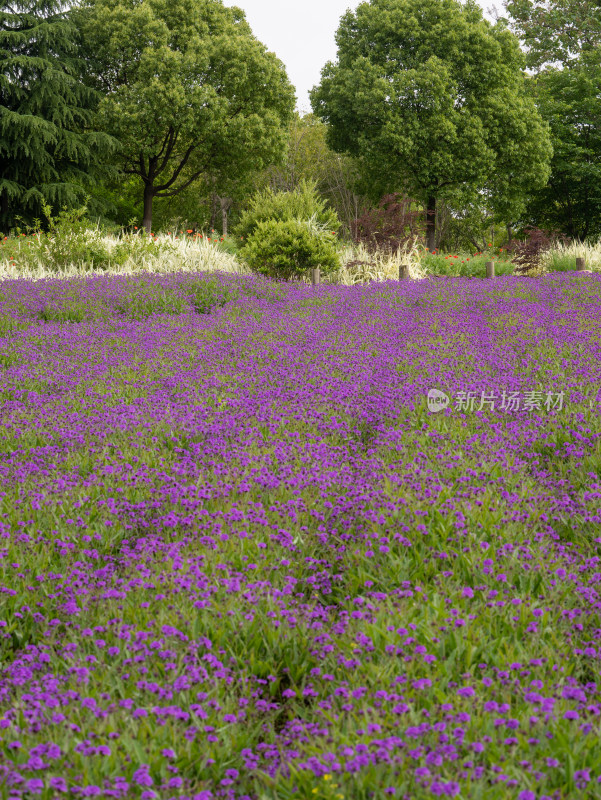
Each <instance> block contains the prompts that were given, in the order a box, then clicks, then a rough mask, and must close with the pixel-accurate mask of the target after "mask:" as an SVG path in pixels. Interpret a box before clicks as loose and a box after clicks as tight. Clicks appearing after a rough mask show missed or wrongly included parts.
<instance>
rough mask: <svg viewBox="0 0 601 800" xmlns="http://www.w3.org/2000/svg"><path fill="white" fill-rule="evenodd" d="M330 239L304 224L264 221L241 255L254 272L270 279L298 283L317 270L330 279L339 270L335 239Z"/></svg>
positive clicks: (253, 233) (260, 223) (250, 237)
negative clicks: (312, 270)
mask: <svg viewBox="0 0 601 800" xmlns="http://www.w3.org/2000/svg"><path fill="white" fill-rule="evenodd" d="M327 236H328V234H327V232H325V231H320V230H319V229H315V228H313V229H312V227H311V225H310V224H309V223H307V222H303V221H301V220H294V219H284V220H282V219H279V220H278V219H267V220H261V221H259V222H258V223H257V224H256V226H255V227H254V230H253V232H252V234H251V235H250V236H249V238H248V239H247V240H246V244H245V246H244V247H243V248H242V250H241V251H240V255H241V257H242V258H244V259H245V261H246V262H247V263H248V264H249V266H250V267H251V268H252V269H253V270H255V271H256V272H259V273H261V274H263V275H266V276H268V277H271V278H276V279H277V278H279V279H284V280H294V279H299V278H302V277H304V276H306V274H307V271H308V270H309V269H310V268H311V267H317V266H319V267H320V268H321V270H322V271H323V273H324V274H325V275H327V274H328V273H330V272H332V271H334V270H336V269H338V268H339V267H340V260H339V258H338V254H337V251H336V245H335V242H334V241H333V239H334V237H333V236H332V235H331V234H329V236H330V238H327Z"/></svg>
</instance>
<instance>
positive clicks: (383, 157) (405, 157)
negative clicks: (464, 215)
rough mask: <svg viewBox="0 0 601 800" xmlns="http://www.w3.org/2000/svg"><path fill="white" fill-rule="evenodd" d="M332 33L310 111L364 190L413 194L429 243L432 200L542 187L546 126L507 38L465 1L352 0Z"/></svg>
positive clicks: (511, 200) (502, 197) (499, 198)
mask: <svg viewBox="0 0 601 800" xmlns="http://www.w3.org/2000/svg"><path fill="white" fill-rule="evenodd" d="M336 42H337V45H338V60H337V61H336V62H335V63H333V62H328V63H327V64H326V66H325V67H324V69H323V70H322V79H321V83H320V85H319V86H317V87H315V88H314V89H313V91H312V93H311V102H312V106H313V110H314V112H315V114H316V115H317V116H319V117H320V118H321V119H323V120H324V121H325V122H327V123H328V126H329V128H328V142H329V144H330V145H331V146H332V147H333V149H335V150H337V151H338V152H348V153H350V154H352V155H355V156H357V157H358V158H360V160H361V163H362V166H363V174H364V177H365V180H366V181H367V182H368V184H369V185H370V186H371V187H372V190H373V195H374V199H377V198H379V197H380V196H381V195H382V194H383V193H384V192H387V191H390V192H394V191H402V192H405V193H407V194H408V195H410V196H413V197H415V198H416V199H418V200H420V202H423V203H424V205H425V207H426V209H427V234H426V244H427V247H428V248H429V249H431V250H432V249H434V247H435V214H436V202H437V199H445V200H448V201H449V202H452V203H454V204H458V203H460V202H468V201H470V200H473V199H474V198H475V196H476V195H477V193H478V191H482V190H486V191H487V192H488V193H489V203H490V205H491V207H493V208H494V207H497V208H499V209H502V210H503V211H504V213H509V211H510V210H511V212H512V213H515V210H516V208H517V207H519V206H520V204H522V203H523V198H524V195H526V194H527V191H528V190H529V189H531V188H532V187H536V186H540V185H544V183H545V181H546V179H547V176H548V162H549V159H550V157H551V152H552V151H551V146H550V142H549V134H548V130H547V128H546V125H545V124H544V123H543V121H542V120H541V118H540V115H539V114H538V112H537V110H536V107H535V105H534V102H533V100H532V98H531V97H530V96H529V95H528V92H527V91H526V88H525V81H524V73H523V55H522V53H521V51H520V48H519V43H518V40H517V38H516V37H515V36H514V35H513V34H512V33H511V32H510V31H509V30H507V29H506V27H505V26H504V24H503V23H499V24H496V25H491V24H490V23H489V22H487V21H486V20H484V19H483V18H482V11H481V9H480V8H479V7H478V6H477V5H476V4H475V2H473V0H468V2H466V3H465V5H461V3H459V2H458V0H372V2H363V3H361V4H360V5H359V6H358V7H357V9H356V11H354V12H352V11H348V12H347V13H346V14H345V15H344V16H343V17H342V20H341V23H340V27H339V29H338V32H337V36H336Z"/></svg>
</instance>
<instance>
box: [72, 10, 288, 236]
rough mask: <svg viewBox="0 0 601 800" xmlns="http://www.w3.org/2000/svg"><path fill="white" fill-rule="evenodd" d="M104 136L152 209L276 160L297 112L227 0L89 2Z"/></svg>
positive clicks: (278, 70)
mask: <svg viewBox="0 0 601 800" xmlns="http://www.w3.org/2000/svg"><path fill="white" fill-rule="evenodd" d="M77 17H78V23H79V25H80V27H81V30H82V32H83V33H84V37H85V41H86V44H87V60H88V69H89V73H90V74H91V75H92V76H93V80H94V86H95V87H96V88H98V89H100V90H102V91H103V93H104V99H103V101H102V103H101V105H100V109H99V113H100V115H101V119H102V121H103V125H104V129H105V130H106V131H108V132H110V133H111V134H112V135H114V136H115V137H116V138H117V139H118V140H119V142H120V164H121V166H122V168H123V170H124V172H126V173H128V174H131V175H136V176H138V177H139V178H140V180H141V182H142V184H143V195H144V225H145V227H146V229H147V230H148V231H150V227H151V224H152V201H153V199H154V198H155V197H170V196H173V195H175V194H177V193H179V192H181V191H182V190H183V189H184V188H186V187H187V186H189V185H190V184H191V183H192V182H193V181H195V180H197V179H198V178H199V177H200V176H203V175H207V174H209V175H210V174H211V173H212V172H213V173H215V174H221V173H223V171H224V170H226V169H227V171H228V172H229V173H230V174H242V173H244V172H247V171H249V170H251V171H252V170H258V169H262V168H264V167H265V166H267V164H268V163H270V162H271V161H273V160H275V159H277V158H278V157H279V156H280V155H281V153H282V151H283V148H284V145H285V140H286V126H287V124H288V120H289V119H290V117H291V115H292V112H293V109H294V89H293V87H292V86H291V84H290V83H289V81H288V79H287V76H286V73H285V70H284V67H283V65H282V63H281V62H280V61H279V60H278V59H277V58H276V56H275V55H274V54H273V53H269V52H267V51H266V48H265V47H264V45H262V44H261V43H260V42H258V41H257V39H256V38H255V37H254V36H253V34H252V31H251V29H250V27H249V25H248V23H247V22H246V20H245V18H244V13H243V12H242V11H241V10H240V9H238V8H235V7H234V8H226V7H224V6H223V4H222V2H221V0H169V2H165V0H142V2H139V1H138V0H85V3H84V5H83V6H82V8H81V9H80V10H79V11H78V13H77Z"/></svg>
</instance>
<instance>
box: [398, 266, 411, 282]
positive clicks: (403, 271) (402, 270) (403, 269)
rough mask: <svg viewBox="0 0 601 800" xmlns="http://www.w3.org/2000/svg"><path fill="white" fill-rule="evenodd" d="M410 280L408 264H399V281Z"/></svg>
mask: <svg viewBox="0 0 601 800" xmlns="http://www.w3.org/2000/svg"><path fill="white" fill-rule="evenodd" d="M408 279H409V266H408V265H407V264H399V280H400V281H406V280H408Z"/></svg>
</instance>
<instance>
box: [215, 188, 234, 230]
mask: <svg viewBox="0 0 601 800" xmlns="http://www.w3.org/2000/svg"><path fill="white" fill-rule="evenodd" d="M218 200H219V204H220V206H221V233H222V235H223V236H227V212H228V211H229V210H230V208H231V207H232V203H233V202H234V201H233V200H232V198H231V197H219V198H218Z"/></svg>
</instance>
